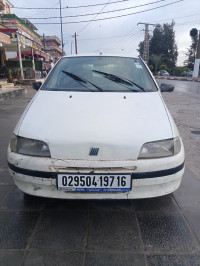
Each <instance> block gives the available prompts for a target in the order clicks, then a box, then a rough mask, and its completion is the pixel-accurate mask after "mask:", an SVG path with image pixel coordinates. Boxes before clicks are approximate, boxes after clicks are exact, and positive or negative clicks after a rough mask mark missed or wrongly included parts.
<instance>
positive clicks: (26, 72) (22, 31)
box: [0, 13, 52, 80]
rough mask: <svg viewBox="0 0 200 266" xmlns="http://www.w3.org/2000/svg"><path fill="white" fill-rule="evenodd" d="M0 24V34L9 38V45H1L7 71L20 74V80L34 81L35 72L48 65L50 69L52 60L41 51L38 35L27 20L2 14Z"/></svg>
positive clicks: (13, 15)
mask: <svg viewBox="0 0 200 266" xmlns="http://www.w3.org/2000/svg"><path fill="white" fill-rule="evenodd" d="M1 22H2V24H3V26H4V27H5V28H0V32H1V33H3V34H6V35H7V36H9V37H10V40H11V42H10V44H4V45H3V48H4V49H3V51H2V53H5V56H3V58H4V61H6V62H1V64H3V65H4V64H5V65H6V67H7V69H11V71H12V73H13V75H14V76H16V75H17V73H19V70H20V72H21V79H22V80H23V79H24V78H25V79H34V78H35V76H36V73H37V72H36V71H40V73H41V72H42V69H43V68H45V66H46V64H47V63H48V66H49V68H51V61H52V58H51V56H50V55H49V54H47V53H45V52H44V51H43V50H42V43H41V41H40V35H39V34H38V33H37V32H36V31H37V28H36V27H35V26H34V25H33V24H32V23H31V22H30V21H29V20H28V19H20V18H19V17H17V16H16V15H15V14H10V13H9V14H2V15H1Z"/></svg>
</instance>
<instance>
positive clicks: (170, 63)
mask: <svg viewBox="0 0 200 266" xmlns="http://www.w3.org/2000/svg"><path fill="white" fill-rule="evenodd" d="M174 25H175V23H174V21H172V23H170V24H168V23H165V24H163V25H157V26H156V27H155V28H154V30H153V36H152V37H151V39H150V41H149V57H150V60H149V64H153V62H152V61H151V56H152V55H158V56H159V55H163V56H162V64H165V65H167V68H168V69H169V71H171V70H172V69H173V68H174V67H175V66H176V63H177V57H178V48H177V45H176V42H175V31H174ZM143 47H144V42H140V43H139V46H138V52H139V54H140V55H141V56H142V55H143Z"/></svg>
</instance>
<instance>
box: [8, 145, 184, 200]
mask: <svg viewBox="0 0 200 266" xmlns="http://www.w3.org/2000/svg"><path fill="white" fill-rule="evenodd" d="M8 166H9V170H10V173H11V174H12V176H13V178H14V181H15V184H16V186H17V187H18V188H19V189H20V190H22V191H23V192H25V193H27V194H31V195H35V196H41V197H49V198H62V199H136V198H150V197H157V196H162V195H166V194H169V193H172V192H173V191H175V190H176V189H177V188H178V187H179V185H180V183H181V179H182V176H183V173H184V150H183V149H181V152H180V153H179V154H177V155H175V156H172V157H167V158H162V159H148V160H137V161H132V160H127V161H85V160H55V159H52V158H38V157H31V156H24V155H20V154H16V153H13V152H11V151H10V149H8ZM61 172H62V173H64V172H65V173H88V174H89V173H91V172H92V173H102V174H103V173H105V174H115V173H131V177H132V190H131V191H128V192H69V191H60V190H59V191H58V190H57V174H58V173H61Z"/></svg>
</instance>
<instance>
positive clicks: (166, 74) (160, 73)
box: [158, 69, 169, 76]
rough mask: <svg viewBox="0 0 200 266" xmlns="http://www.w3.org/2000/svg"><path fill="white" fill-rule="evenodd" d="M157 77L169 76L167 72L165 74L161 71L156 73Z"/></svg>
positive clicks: (163, 70)
mask: <svg viewBox="0 0 200 266" xmlns="http://www.w3.org/2000/svg"><path fill="white" fill-rule="evenodd" d="M158 76H169V72H167V70H165V69H162V70H160V71H158Z"/></svg>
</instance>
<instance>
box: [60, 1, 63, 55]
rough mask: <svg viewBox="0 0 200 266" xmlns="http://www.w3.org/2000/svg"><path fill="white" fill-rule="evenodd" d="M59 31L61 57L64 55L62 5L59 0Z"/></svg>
mask: <svg viewBox="0 0 200 266" xmlns="http://www.w3.org/2000/svg"><path fill="white" fill-rule="evenodd" d="M60 30H61V42H62V56H63V55H64V44H63V26H62V3H61V0H60Z"/></svg>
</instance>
